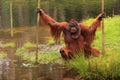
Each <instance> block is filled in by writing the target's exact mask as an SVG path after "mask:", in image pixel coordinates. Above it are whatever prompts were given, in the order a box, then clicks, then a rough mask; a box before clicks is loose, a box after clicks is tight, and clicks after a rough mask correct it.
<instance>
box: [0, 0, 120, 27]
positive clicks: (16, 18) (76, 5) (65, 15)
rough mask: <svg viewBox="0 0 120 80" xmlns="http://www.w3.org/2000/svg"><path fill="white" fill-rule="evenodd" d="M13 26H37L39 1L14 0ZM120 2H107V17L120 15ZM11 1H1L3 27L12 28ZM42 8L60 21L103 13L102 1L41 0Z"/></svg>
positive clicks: (110, 0) (0, 12) (109, 0)
mask: <svg viewBox="0 0 120 80" xmlns="http://www.w3.org/2000/svg"><path fill="white" fill-rule="evenodd" d="M12 3H13V9H12V10H13V22H14V23H13V24H14V26H15V27H18V26H35V25H36V20H37V19H36V13H35V9H36V7H37V0H12ZM119 3H120V0H105V12H106V13H107V15H112V14H120V11H119V7H120V5H119ZM9 5H10V0H0V16H1V17H0V21H1V23H0V24H1V25H0V26H1V27H7V26H10V23H9V18H10V15H9V13H10V7H9ZM41 8H42V9H44V10H45V12H47V13H48V14H49V15H50V16H52V17H54V18H55V19H56V20H58V21H65V20H67V21H69V20H70V19H71V18H75V19H77V20H78V21H79V20H81V19H83V18H85V19H86V18H88V17H93V16H96V15H97V14H98V13H100V12H101V0H41Z"/></svg>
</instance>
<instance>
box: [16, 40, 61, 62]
mask: <svg viewBox="0 0 120 80" xmlns="http://www.w3.org/2000/svg"><path fill="white" fill-rule="evenodd" d="M35 48H36V45H35V44H34V43H31V42H26V43H25V44H24V45H23V46H22V47H20V48H18V49H17V50H16V55H17V56H19V57H20V58H21V59H22V60H25V61H28V62H32V63H35V59H36V58H35V57H36V56H35V54H36V51H35V50H36V49H35ZM38 60H39V63H41V64H47V63H52V62H59V63H61V60H60V55H59V54H58V52H57V51H48V52H46V53H39V56H38Z"/></svg>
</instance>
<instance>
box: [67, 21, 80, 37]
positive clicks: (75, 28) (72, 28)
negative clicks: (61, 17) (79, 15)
mask: <svg viewBox="0 0 120 80" xmlns="http://www.w3.org/2000/svg"><path fill="white" fill-rule="evenodd" d="M66 29H67V30H68V31H69V32H70V36H71V37H72V38H73V39H77V38H78V37H79V35H80V33H81V28H80V26H79V24H78V22H77V21H76V20H74V19H71V20H70V21H69V23H68V25H67V27H66Z"/></svg>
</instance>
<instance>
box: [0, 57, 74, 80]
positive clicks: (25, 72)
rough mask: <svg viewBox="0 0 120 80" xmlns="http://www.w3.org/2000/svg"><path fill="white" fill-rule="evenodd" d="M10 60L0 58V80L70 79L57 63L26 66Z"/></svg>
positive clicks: (63, 68)
mask: <svg viewBox="0 0 120 80" xmlns="http://www.w3.org/2000/svg"><path fill="white" fill-rule="evenodd" d="M26 65H27V64H24V63H22V64H20V63H18V64H15V63H14V62H13V61H11V60H5V59H1V60H0V80H65V79H66V78H67V80H72V78H69V79H68V77H65V75H66V69H65V67H63V66H61V65H58V64H40V65H37V66H36V67H28V66H26Z"/></svg>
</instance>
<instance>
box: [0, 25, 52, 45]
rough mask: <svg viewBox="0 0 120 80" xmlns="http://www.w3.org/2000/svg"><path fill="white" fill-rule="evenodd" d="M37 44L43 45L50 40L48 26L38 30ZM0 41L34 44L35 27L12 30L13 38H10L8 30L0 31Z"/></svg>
mask: <svg viewBox="0 0 120 80" xmlns="http://www.w3.org/2000/svg"><path fill="white" fill-rule="evenodd" d="M38 32H39V33H38V38H39V44H45V43H46V42H47V41H48V40H49V39H51V34H50V29H49V27H48V26H42V27H39V28H38ZM0 39H2V40H3V41H14V42H17V43H24V42H26V41H31V42H36V27H19V28H14V36H13V37H11V36H10V29H1V30H0Z"/></svg>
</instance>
